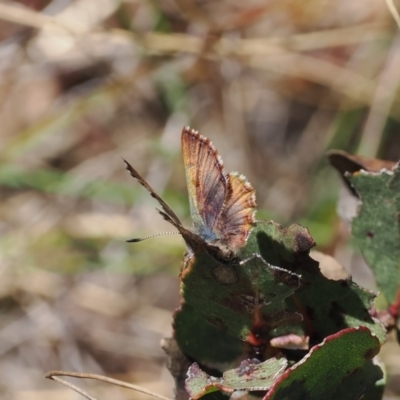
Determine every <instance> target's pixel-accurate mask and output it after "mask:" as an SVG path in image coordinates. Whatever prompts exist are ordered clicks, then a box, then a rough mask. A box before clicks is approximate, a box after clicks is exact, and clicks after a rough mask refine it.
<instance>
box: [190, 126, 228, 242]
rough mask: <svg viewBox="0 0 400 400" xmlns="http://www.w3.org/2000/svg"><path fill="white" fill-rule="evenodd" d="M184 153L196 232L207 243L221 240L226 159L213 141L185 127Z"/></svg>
mask: <svg viewBox="0 0 400 400" xmlns="http://www.w3.org/2000/svg"><path fill="white" fill-rule="evenodd" d="M182 154H183V162H184V165H185V173H186V182H187V187H188V192H189V200H190V213H191V216H192V220H193V226H194V230H195V232H196V233H197V234H199V235H200V236H202V237H203V238H204V239H205V240H213V239H217V238H218V236H217V232H216V230H215V227H216V225H217V223H218V220H219V218H220V216H221V213H222V209H223V205H224V201H225V198H226V193H227V179H226V176H225V174H224V168H223V164H222V160H221V158H220V157H219V155H218V152H217V150H216V149H215V148H214V147H213V145H212V144H211V142H210V141H209V140H208V139H207V138H205V137H203V136H201V135H199V133H198V132H196V131H194V130H192V129H190V128H187V127H185V128H183V131H182Z"/></svg>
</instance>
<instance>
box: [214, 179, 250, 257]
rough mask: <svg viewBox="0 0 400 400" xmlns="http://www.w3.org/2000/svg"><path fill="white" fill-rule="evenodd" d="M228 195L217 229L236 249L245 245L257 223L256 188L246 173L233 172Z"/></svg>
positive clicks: (229, 180)
mask: <svg viewBox="0 0 400 400" xmlns="http://www.w3.org/2000/svg"><path fill="white" fill-rule="evenodd" d="M227 178H228V195H227V197H226V200H225V204H224V208H223V211H222V214H221V217H220V219H219V221H218V225H217V231H218V232H219V233H220V235H221V236H222V237H223V238H224V239H225V240H226V241H227V242H228V243H229V244H230V246H231V247H232V248H233V249H234V250H236V249H238V248H240V247H243V246H244V245H245V244H246V241H247V239H248V237H249V235H250V232H251V229H252V228H253V227H254V224H255V208H256V206H257V204H256V194H255V189H254V188H253V186H252V185H251V184H250V182H249V181H248V180H247V179H246V177H245V176H244V175H239V174H237V173H234V172H231V173H230V174H228V176H227Z"/></svg>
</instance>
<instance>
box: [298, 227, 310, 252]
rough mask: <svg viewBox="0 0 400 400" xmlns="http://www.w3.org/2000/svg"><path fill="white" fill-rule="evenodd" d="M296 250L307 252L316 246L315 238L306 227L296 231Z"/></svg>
mask: <svg viewBox="0 0 400 400" xmlns="http://www.w3.org/2000/svg"><path fill="white" fill-rule="evenodd" d="M295 237H296V252H298V253H305V252H308V251H310V249H311V248H312V247H314V246H315V242H314V239H313V238H312V237H311V235H310V233H309V232H308V230H306V229H304V230H301V231H297V232H296V236H295Z"/></svg>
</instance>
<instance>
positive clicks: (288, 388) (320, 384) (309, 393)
mask: <svg viewBox="0 0 400 400" xmlns="http://www.w3.org/2000/svg"><path fill="white" fill-rule="evenodd" d="M379 349H380V343H379V340H378V338H377V337H376V336H375V335H372V334H371V332H370V330H369V329H367V328H364V327H360V328H348V329H344V330H342V331H340V332H338V333H336V334H334V335H331V336H328V337H327V338H326V339H325V340H324V341H323V342H322V343H321V344H319V345H316V346H314V347H313V348H312V349H311V350H310V352H309V353H308V355H307V356H306V357H304V358H303V359H302V360H301V361H300V362H298V363H297V364H295V365H293V366H292V367H291V368H289V369H288V370H286V371H285V372H284V373H283V374H282V375H281V376H280V377H279V378H278V379H277V381H276V382H275V384H274V385H273V386H272V387H271V389H270V390H269V392H268V393H267V395H266V396H265V397H264V400H288V399H290V400H303V399H307V400H321V399H332V400H333V399H338V398H339V397H335V393H338V392H341V393H342V394H343V397H340V399H341V400H342V399H343V400H350V399H358V398H359V397H360V396H361V395H362V394H363V392H365V390H366V389H368V388H370V387H373V386H374V385H375V382H376V381H377V380H378V379H380V378H381V377H382V374H381V373H375V375H374V374H371V371H370V368H369V367H368V368H366V370H365V371H364V372H365V373H361V376H357V375H355V378H354V379H355V381H357V382H358V383H360V381H361V384H359V385H358V387H359V393H358V396H356V397H349V396H347V395H346V394H345V393H343V391H342V390H341V385H342V384H345V385H346V386H348V385H349V384H351V383H352V380H353V378H352V374H354V373H355V372H356V371H358V370H360V369H362V368H365V366H366V365H369V363H370V361H371V360H372V358H373V357H374V356H375V355H376V354H378V352H379ZM371 376H373V379H372V381H371V380H369V379H371ZM352 395H353V394H352Z"/></svg>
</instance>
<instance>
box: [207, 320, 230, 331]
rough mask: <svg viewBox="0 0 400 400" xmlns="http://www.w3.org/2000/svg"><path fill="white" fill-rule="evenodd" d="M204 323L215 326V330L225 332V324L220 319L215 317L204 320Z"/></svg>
mask: <svg viewBox="0 0 400 400" xmlns="http://www.w3.org/2000/svg"><path fill="white" fill-rule="evenodd" d="M206 321H207V322H208V323H209V324H211V325H213V326H215V327H216V328H218V329H220V330H221V331H225V330H226V328H227V327H226V324H225V322H224V321H223V320H222V319H220V318H216V317H210V318H206Z"/></svg>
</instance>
